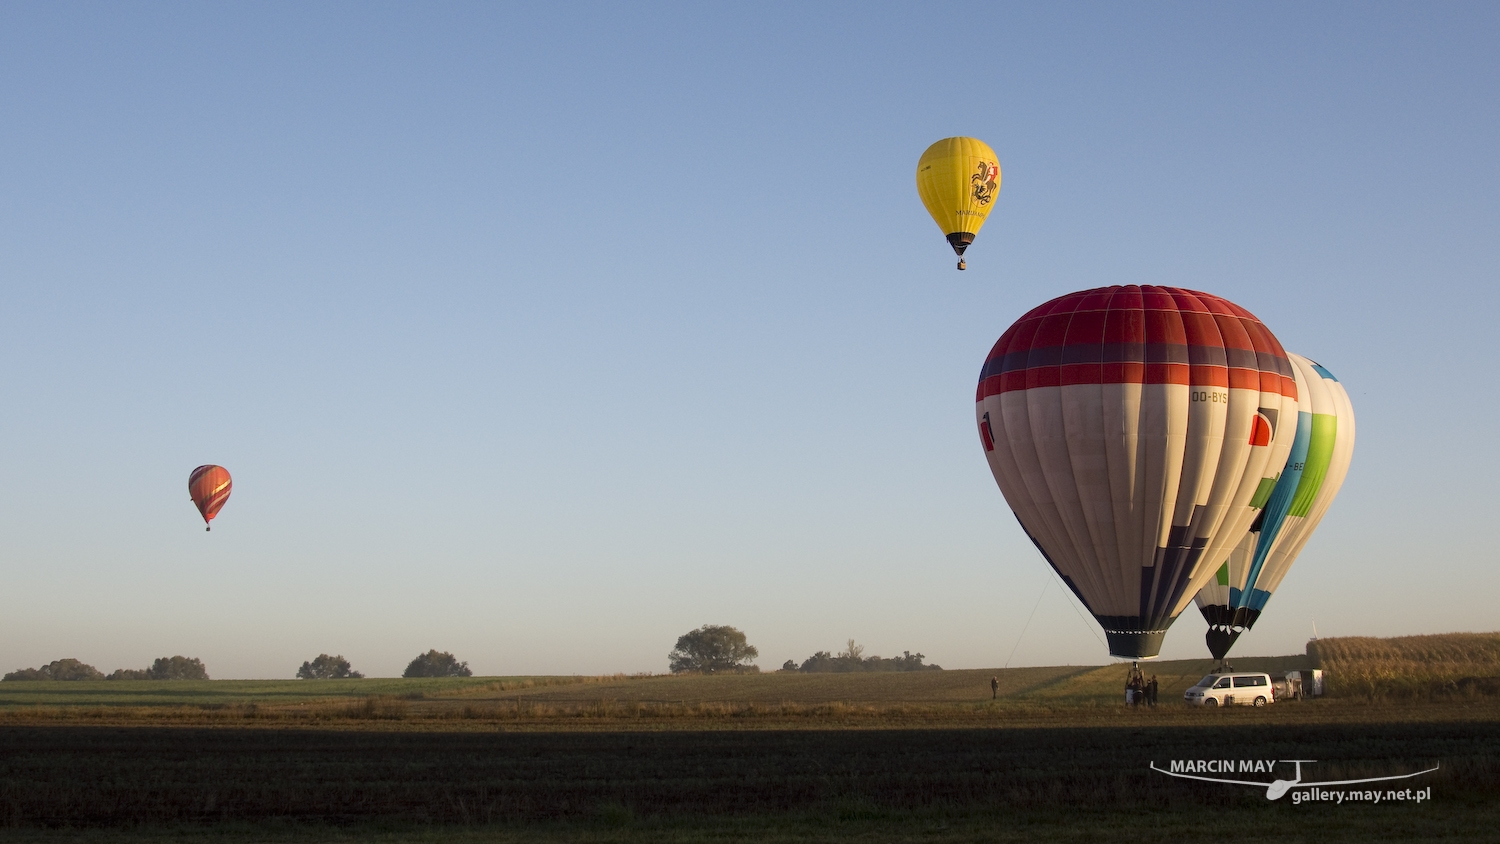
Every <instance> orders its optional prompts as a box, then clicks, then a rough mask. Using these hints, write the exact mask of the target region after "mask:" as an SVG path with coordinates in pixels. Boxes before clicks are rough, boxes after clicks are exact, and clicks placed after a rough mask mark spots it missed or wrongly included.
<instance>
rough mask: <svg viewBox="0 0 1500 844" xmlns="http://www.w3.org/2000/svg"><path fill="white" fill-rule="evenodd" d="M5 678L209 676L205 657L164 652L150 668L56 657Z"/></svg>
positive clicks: (145, 678) (19, 670)
mask: <svg viewBox="0 0 1500 844" xmlns="http://www.w3.org/2000/svg"><path fill="white" fill-rule="evenodd" d="M0 679H4V680H207V679H208V669H207V668H205V667H204V665H203V660H201V659H195V658H192V657H186V656H181V655H178V656H164V657H161V658H159V659H157V660H156V661H155V662H153V663H152V664H151V667H149V668H116V669H115V670H114V671H113V672H111V673H109V674H105V673H104V672H103V671H100V670H99V669H97V668H95V667H94V666H92V665H89V664H88V663H86V662H81V661H79V660H76V659H57V660H53V661H52V662H49V663H47V664H46V665H43V666H42V667H41V668H21V669H18V670H16V671H12V672H10V673H9V674H6V675H5V677H4V678H0Z"/></svg>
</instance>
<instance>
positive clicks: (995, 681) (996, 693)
mask: <svg viewBox="0 0 1500 844" xmlns="http://www.w3.org/2000/svg"><path fill="white" fill-rule="evenodd" d="M998 697H1000V678H999V677H991V678H990V700H995V699H996V698H998Z"/></svg>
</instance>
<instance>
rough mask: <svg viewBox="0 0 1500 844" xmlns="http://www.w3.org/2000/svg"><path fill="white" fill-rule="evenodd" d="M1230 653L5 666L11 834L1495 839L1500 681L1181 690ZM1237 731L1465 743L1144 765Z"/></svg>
mask: <svg viewBox="0 0 1500 844" xmlns="http://www.w3.org/2000/svg"><path fill="white" fill-rule="evenodd" d="M1306 659H1307V657H1305V656H1290V657H1274V658H1266V659H1263V660H1255V659H1248V658H1247V659H1243V660H1237V661H1236V668H1239V669H1242V670H1251V669H1256V668H1265V669H1281V668H1290V667H1299V666H1302V665H1305V664H1306V662H1305V661H1306ZM1207 667H1208V665H1207V663H1206V662H1199V661H1184V662H1176V663H1174V662H1162V663H1156V664H1154V665H1152V666H1151V667H1150V670H1152V671H1154V672H1155V673H1157V675H1158V677H1159V679H1160V681H1161V683H1162V702H1163V705H1162V706H1161V707H1158V708H1157V709H1154V710H1149V709H1141V710H1134V711H1130V710H1126V709H1125V708H1124V707H1123V706H1121V705H1120V703H1119V700H1120V698H1121V697H1122V695H1121V687H1122V685H1123V681H1124V672H1125V668H1124V667H1123V666H1120V665H1113V666H1103V667H1099V666H1083V667H1078V666H1073V667H1069V666H1062V667H1052V668H1023V669H1012V670H1010V671H1004V672H998V671H994V670H982V671H933V672H922V673H911V674H854V675H848V674H845V675H828V674H824V675H795V674H767V675H758V676H757V675H746V676H719V677H635V678H631V677H623V676H621V677H550V678H472V679H463V680H447V681H430V680H428V681H421V680H414V681H406V680H362V681H347V682H344V681H338V682H311V681H309V682H300V683H299V682H251V681H208V682H205V683H187V682H183V683H176V684H172V683H164V684H153V683H134V684H130V683H5V684H3V685H0V826H4V827H5V829H3V830H0V840H6V841H39V842H71V841H120V842H133V841H156V840H173V841H199V840H202V841H246V842H248V841H288V842H291V841H392V842H395V841H455V842H466V841H476V842H477V841H599V842H615V841H619V842H637V841H641V842H644V841H666V842H674V841H681V842H688V841H772V842H774V841H846V840H847V841H870V842H883V841H945V842H946V841H955V842H957V841H964V842H968V841H1026V840H1037V839H1047V840H1056V841H1083V840H1090V841H1095V840H1098V839H1099V838H1101V837H1109V838H1114V839H1120V840H1131V841H1174V842H1175V841H1180V840H1182V839H1184V838H1199V837H1203V833H1204V832H1205V831H1213V830H1223V831H1228V830H1231V829H1232V830H1234V832H1235V834H1236V835H1239V836H1241V837H1243V836H1244V835H1253V836H1265V837H1272V836H1274V837H1275V838H1277V840H1285V841H1312V840H1317V841H1330V840H1351V841H1352V840H1359V841H1369V840H1389V841H1395V840H1415V839H1417V838H1434V837H1439V838H1441V837H1446V838H1447V839H1448V840H1492V834H1493V830H1494V829H1495V828H1497V825H1500V801H1496V800H1494V795H1495V794H1497V793H1500V698H1497V697H1494V696H1488V695H1483V694H1468V695H1463V696H1453V697H1449V698H1445V699H1442V700H1438V701H1416V700H1401V701H1395V702H1387V701H1379V700H1375V699H1369V698H1351V699H1344V700H1339V699H1323V700H1318V701H1305V702H1284V703H1278V704H1275V705H1272V706H1270V707H1267V708H1265V709H1258V710H1257V709H1250V708H1238V709H1231V710H1216V711H1215V710H1201V709H1192V708H1188V707H1186V706H1185V705H1183V704H1181V703H1180V694H1181V689H1182V688H1184V687H1185V686H1186V685H1188V684H1189V683H1190V682H1191V681H1192V680H1194V679H1196V678H1197V677H1199V676H1201V675H1202V674H1203V673H1205V672H1206V670H1207ZM991 676H999V677H1000V679H1001V684H1002V688H1001V696H1000V699H999V700H997V701H991V700H990V689H989V678H990V677H991ZM1215 758H1230V759H1316V760H1319V761H1318V762H1317V764H1316V765H1315V766H1313V767H1312V768H1310V769H1309V771H1308V773H1307V778H1308V779H1309V780H1313V779H1316V780H1320V781H1326V780H1331V779H1344V778H1355V777H1366V776H1381V775H1389V774H1392V773H1402V772H1410V771H1415V770H1420V769H1422V768H1425V767H1430V766H1431V765H1432V764H1438V765H1440V766H1441V769H1440V771H1439V772H1437V773H1435V774H1430V775H1426V776H1425V777H1424V779H1423V783H1424V784H1425V785H1427V786H1430V787H1431V788H1432V800H1431V801H1430V802H1425V803H1423V804H1420V805H1415V804H1410V803H1393V804H1386V805H1377V806H1370V805H1364V804H1353V805H1328V804H1320V803H1311V804H1302V805H1294V804H1293V803H1291V802H1290V801H1289V800H1287V799H1282V800H1280V801H1276V802H1271V801H1268V800H1267V799H1266V798H1265V792H1264V790H1262V789H1254V788H1247V787H1244V786H1230V785H1220V784H1213V783H1199V782H1192V781H1188V780H1181V779H1173V778H1170V777H1166V776H1163V775H1160V774H1157V773H1154V772H1152V771H1150V770H1149V769H1148V767H1147V766H1148V764H1149V763H1151V762H1156V763H1157V764H1159V765H1162V764H1167V763H1168V762H1169V760H1172V759H1215ZM1283 767H1286V766H1283ZM1278 775H1280V773H1278ZM1252 778H1253V777H1252Z"/></svg>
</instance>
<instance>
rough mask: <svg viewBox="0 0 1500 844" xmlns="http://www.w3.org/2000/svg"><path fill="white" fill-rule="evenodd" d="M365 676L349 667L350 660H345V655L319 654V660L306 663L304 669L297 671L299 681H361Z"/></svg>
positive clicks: (303, 664)
mask: <svg viewBox="0 0 1500 844" xmlns="http://www.w3.org/2000/svg"><path fill="white" fill-rule="evenodd" d="M364 676H365V675H363V674H361V673H359V672H358V671H354V670H352V669H351V668H350V667H349V660H347V659H344V655H343V654H339V655H338V656H329V655H328V654H318V658H317V659H315V660H313V661H311V662H304V663H302V667H301V668H299V669H297V679H298V680H359V679H363V678H364Z"/></svg>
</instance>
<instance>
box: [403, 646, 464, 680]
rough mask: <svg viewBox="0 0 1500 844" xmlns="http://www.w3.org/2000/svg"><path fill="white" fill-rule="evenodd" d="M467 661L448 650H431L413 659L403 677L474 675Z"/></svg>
mask: <svg viewBox="0 0 1500 844" xmlns="http://www.w3.org/2000/svg"><path fill="white" fill-rule="evenodd" d="M473 675H474V672H472V671H470V670H469V664H468V663H467V662H459V661H458V658H457V657H455V656H454V655H453V654H450V653H448V652H447V651H436V650H431V651H428V652H427V653H425V654H422V655H421V656H419V657H417V658H416V659H414V660H412V661H411V664H410V665H407V666H406V671H405V672H404V673H403V674H402V675H401V676H402V677H472V676H473Z"/></svg>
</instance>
